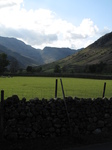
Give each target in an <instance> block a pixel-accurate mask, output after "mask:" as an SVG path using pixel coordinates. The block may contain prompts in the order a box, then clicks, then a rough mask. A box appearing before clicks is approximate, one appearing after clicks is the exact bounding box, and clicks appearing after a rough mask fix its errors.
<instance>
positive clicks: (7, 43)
mask: <svg viewBox="0 0 112 150" xmlns="http://www.w3.org/2000/svg"><path fill="white" fill-rule="evenodd" d="M0 45H1V46H4V47H5V51H4V52H5V53H6V54H8V55H11V56H13V57H15V59H17V61H19V63H20V64H21V67H23V68H25V67H27V66H28V65H30V66H39V65H42V64H46V63H50V62H53V61H56V60H59V59H62V58H64V57H67V56H69V55H71V54H73V53H76V52H77V50H71V49H69V48H65V49H66V50H67V53H65V51H63V48H55V47H45V48H44V49H43V50H41V49H36V48H33V47H32V46H30V45H27V44H25V43H24V42H23V41H21V40H18V39H16V38H9V37H1V36H0ZM3 49H4V48H3ZM6 49H7V51H6ZM46 49H47V50H46ZM55 49H57V52H56V51H55ZM17 55H18V56H17ZM20 61H21V62H20ZM22 62H23V63H22Z"/></svg>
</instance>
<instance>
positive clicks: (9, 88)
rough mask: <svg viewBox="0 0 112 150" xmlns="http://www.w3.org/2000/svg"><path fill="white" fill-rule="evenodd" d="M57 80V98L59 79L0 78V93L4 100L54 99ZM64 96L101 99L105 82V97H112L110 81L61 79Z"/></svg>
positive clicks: (59, 86)
mask: <svg viewBox="0 0 112 150" xmlns="http://www.w3.org/2000/svg"><path fill="white" fill-rule="evenodd" d="M56 79H58V97H62V90H61V84H60V78H55V77H0V91H1V90H4V91H5V99H6V98H7V97H10V96H12V95H18V96H19V98H20V99H22V98H23V97H25V98H26V99H27V100H29V99H32V98H35V97H38V98H39V99H42V98H46V99H50V98H54V97H55V80H56ZM61 79H62V81H63V87H64V91H65V96H72V97H75V96H76V97H79V98H97V97H102V94H103V86H104V82H106V84H107V85H106V92H105V97H107V98H110V97H112V80H96V79H81V78H61Z"/></svg>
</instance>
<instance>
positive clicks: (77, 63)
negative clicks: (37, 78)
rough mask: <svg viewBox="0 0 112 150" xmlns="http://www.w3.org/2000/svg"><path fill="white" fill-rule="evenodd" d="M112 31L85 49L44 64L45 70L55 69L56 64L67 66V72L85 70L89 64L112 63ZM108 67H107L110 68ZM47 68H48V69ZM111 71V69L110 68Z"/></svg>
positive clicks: (108, 64) (109, 64)
mask: <svg viewBox="0 0 112 150" xmlns="http://www.w3.org/2000/svg"><path fill="white" fill-rule="evenodd" d="M111 58H112V32H110V33H108V34H105V35H104V36H102V37H100V38H99V39H98V40H96V41H95V42H94V43H92V44H90V45H89V46H87V47H86V48H84V49H83V50H81V51H79V52H78V53H75V54H73V55H71V56H68V57H66V58H64V59H61V60H59V61H56V62H54V63H51V64H49V65H45V67H44V66H43V70H45V72H47V71H48V72H49V70H53V68H54V67H55V65H59V66H60V67H61V68H63V67H64V68H66V70H67V72H83V71H84V69H85V68H86V67H87V66H91V65H98V64H100V63H103V64H106V65H107V67H108V66H109V67H110V66H111V65H112V59H111ZM109 67H108V68H106V69H109ZM46 68H47V69H46ZM110 72H111V69H110Z"/></svg>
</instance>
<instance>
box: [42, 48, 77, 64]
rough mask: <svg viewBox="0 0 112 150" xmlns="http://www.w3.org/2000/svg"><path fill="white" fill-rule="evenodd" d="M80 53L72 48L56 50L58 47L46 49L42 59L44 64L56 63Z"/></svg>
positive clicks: (43, 51)
mask: <svg viewBox="0 0 112 150" xmlns="http://www.w3.org/2000/svg"><path fill="white" fill-rule="evenodd" d="M76 52H78V51H76V50H72V49H70V48H56V47H45V48H44V49H43V50H42V51H41V54H42V58H43V60H44V63H45V64H46V63H50V62H54V61H56V60H60V59H62V58H65V57H67V56H70V55H72V54H74V53H76Z"/></svg>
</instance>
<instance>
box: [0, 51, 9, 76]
mask: <svg viewBox="0 0 112 150" xmlns="http://www.w3.org/2000/svg"><path fill="white" fill-rule="evenodd" d="M8 65H9V60H8V59H7V55H6V54H5V53H1V54H0V73H3V72H4V71H5V70H6V67H7V66H8Z"/></svg>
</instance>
